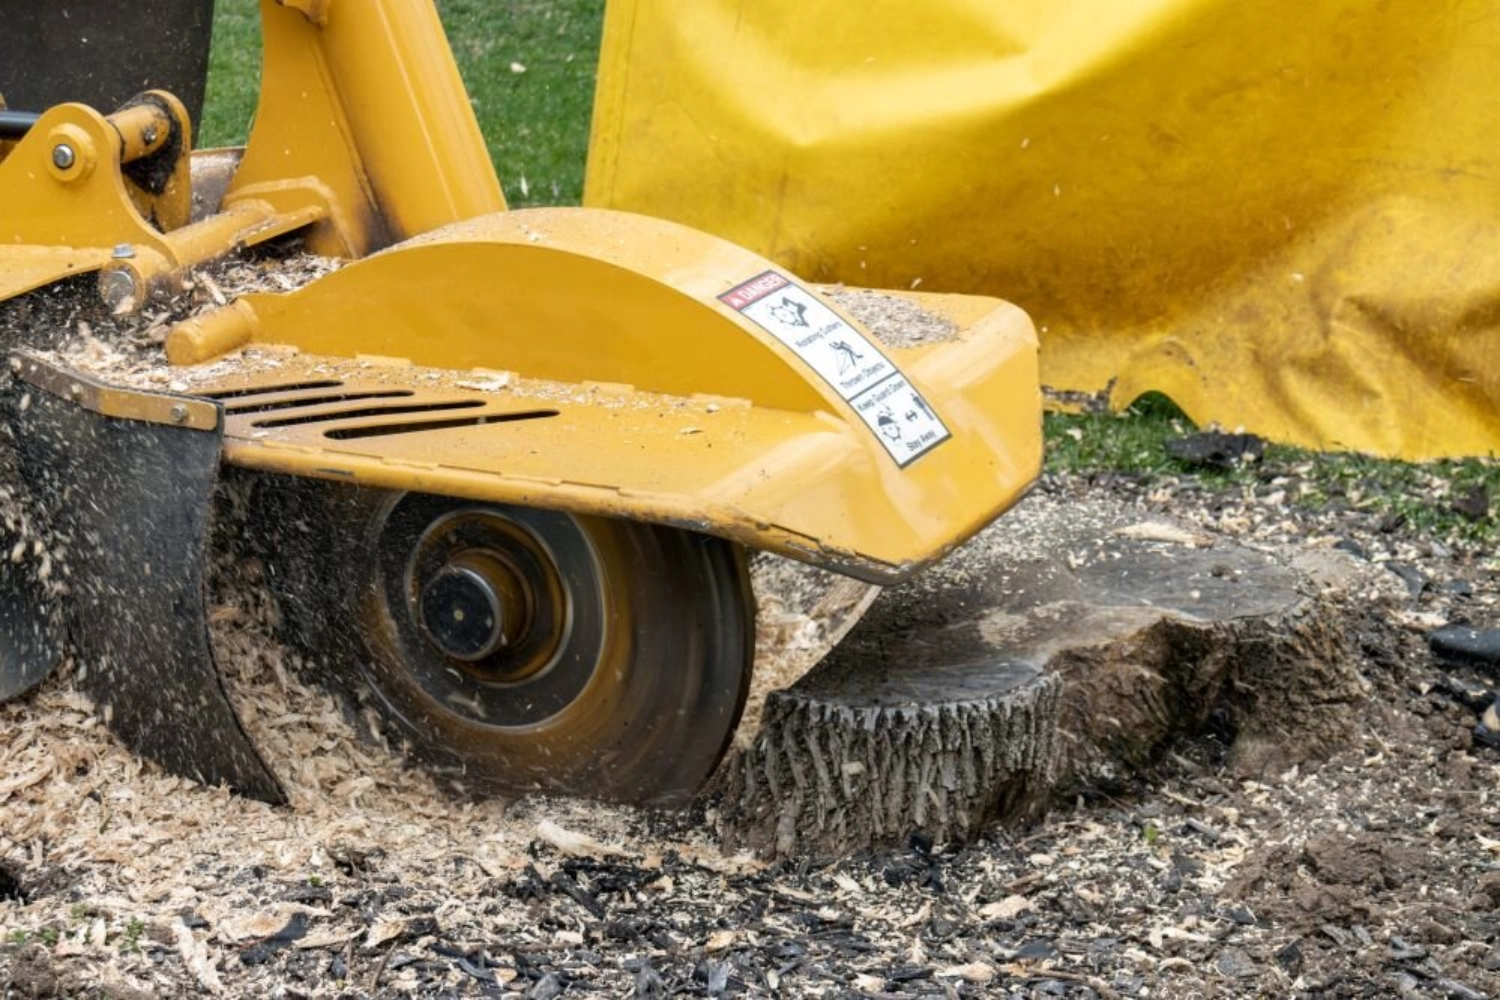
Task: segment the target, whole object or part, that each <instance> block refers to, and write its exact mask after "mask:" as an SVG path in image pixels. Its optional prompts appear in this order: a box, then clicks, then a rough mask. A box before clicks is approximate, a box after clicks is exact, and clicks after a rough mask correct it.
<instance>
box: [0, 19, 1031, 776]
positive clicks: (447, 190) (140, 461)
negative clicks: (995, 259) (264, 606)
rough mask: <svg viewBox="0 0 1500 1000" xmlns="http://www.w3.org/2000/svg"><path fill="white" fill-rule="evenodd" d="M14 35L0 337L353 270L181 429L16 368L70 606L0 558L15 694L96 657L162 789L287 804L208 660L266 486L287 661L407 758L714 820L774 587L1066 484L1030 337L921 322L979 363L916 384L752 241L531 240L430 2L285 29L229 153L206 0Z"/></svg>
mask: <svg viewBox="0 0 1500 1000" xmlns="http://www.w3.org/2000/svg"><path fill="white" fill-rule="evenodd" d="M0 10H3V12H4V18H3V20H0V24H3V25H4V27H3V28H0V95H3V97H4V100H5V105H4V110H0V309H9V310H10V311H11V315H12V316H13V317H14V316H17V315H20V316H23V317H24V315H25V312H24V310H25V303H26V302H27V300H28V299H31V298H32V297H34V296H43V295H49V294H57V293H58V292H59V289H60V288H64V287H66V288H68V289H72V290H73V292H74V293H77V294H86V295H88V296H90V297H91V298H90V300H91V301H94V302H95V303H96V304H98V305H100V307H101V308H105V307H107V309H108V310H110V311H112V312H113V313H116V314H120V313H128V312H130V311H132V310H141V309H146V308H149V307H150V305H151V303H153V302H156V301H158V300H159V299H160V298H161V297H164V296H170V295H172V294H173V293H174V290H177V289H180V288H181V287H182V284H183V282H184V281H185V280H191V275H192V274H193V273H194V272H193V269H194V268H197V267H199V266H200V265H204V264H205V263H207V262H210V261H213V260H215V259H217V258H220V257H223V256H226V255H228V254H231V253H238V252H244V251H245V250H246V249H247V248H252V247H255V246H257V245H261V244H269V243H272V242H273V241H279V242H280V243H282V244H284V243H286V241H289V240H299V241H301V245H302V246H304V247H305V248H307V249H308V250H310V251H311V252H313V253H315V254H318V255H323V256H329V257H336V258H341V259H342V260H343V261H345V262H346V263H345V264H344V265H343V266H342V267H340V268H339V269H337V270H334V271H332V272H331V273H328V274H327V275H326V276H323V277H320V278H317V279H316V280H313V281H311V282H310V283H307V284H306V285H305V286H303V287H301V288H298V289H296V290H294V291H290V292H286V293H264V294H259V293H257V294H249V295H245V296H243V297H240V298H238V299H235V300H232V301H229V302H227V303H226V304H225V305H224V306H223V307H222V308H217V309H215V310H213V311H209V312H206V313H203V314H200V315H197V316H195V317H192V318H189V319H187V320H184V321H182V322H180V323H179V324H178V325H176V326H175V327H174V328H172V329H171V331H170V333H169V334H168V336H167V337H166V340H165V353H166V357H167V360H168V361H169V362H170V363H171V364H172V365H174V366H182V368H181V371H182V372H183V376H184V379H183V381H182V382H180V383H179V382H177V381H175V380H174V382H173V383H171V384H172V385H174V386H180V385H189V386H190V389H189V390H188V391H184V392H167V391H161V389H160V387H154V388H142V387H141V386H140V385H138V384H134V383H132V382H130V381H129V380H127V379H114V378H108V377H101V376H99V375H97V374H93V375H91V374H87V373H86V372H85V371H84V370H82V368H81V367H80V366H78V365H72V364H69V363H66V362H65V361H63V360H60V358H62V357H64V356H63V355H59V354H58V353H56V352H49V351H47V350H45V349H43V348H41V347H39V346H38V344H36V343H34V342H30V341H29V338H28V337H26V336H17V335H14V334H12V335H10V336H9V337H8V339H9V340H10V341H11V342H10V343H7V344H5V345H4V347H5V350H6V352H7V356H8V363H9V368H8V372H7V373H6V374H5V379H6V381H7V383H8V385H7V386H6V388H5V390H4V396H3V403H4V415H5V419H6V423H7V428H6V431H5V433H4V435H3V438H0V453H3V454H0V458H3V459H4V462H5V463H8V465H9V466H10V467H12V468H13V469H14V470H16V471H17V472H18V475H16V476H13V477H12V478H14V479H16V480H17V482H18V483H21V484H24V487H18V488H24V490H25V491H26V492H27V494H28V495H29V501H30V502H31V504H32V508H33V509H34V510H36V511H39V512H41V514H42V516H43V517H44V519H45V520H46V522H47V524H48V526H49V530H50V531H51V532H52V533H53V535H54V536H55V538H56V539H57V540H58V545H59V546H60V548H61V550H62V551H63V552H64V553H65V558H64V559H63V560H62V562H63V565H64V566H65V568H66V575H65V576H64V577H63V581H62V582H63V584H64V586H62V587H58V586H57V583H58V581H57V580H56V579H53V580H52V581H51V582H50V584H47V585H44V584H43V583H42V582H39V580H38V578H37V574H36V572H34V567H33V566H32V565H31V560H29V559H28V557H27V554H28V552H29V551H31V550H28V549H25V547H24V546H17V547H16V549H15V551H13V552H12V553H11V557H12V558H11V559H9V560H4V559H0V589H3V591H4V594H3V600H0V700H3V699H9V698H15V697H18V696H20V695H22V694H23V693H25V692H27V691H29V690H31V689H32V688H34V687H35V686H36V685H37V684H39V683H40V682H41V681H42V680H43V679H44V678H46V677H47V676H48V675H49V674H50V673H51V672H52V671H53V670H54V669H55V668H56V667H57V665H58V664H59V663H60V662H61V661H63V660H64V659H65V658H66V657H72V658H73V660H74V661H75V662H76V664H77V670H78V675H79V677H80V678H81V679H80V681H79V683H80V684H81V685H82V686H83V687H84V689H85V690H86V691H87V692H88V693H89V695H90V696H91V697H92V699H93V700H94V701H95V703H96V705H97V706H98V708H99V711H100V712H101V713H102V715H103V716H104V718H105V719H106V720H107V722H108V724H109V725H110V727H111V728H112V729H113V730H114V732H115V733H116V734H117V735H118V737H119V738H120V739H121V740H122V741H123V742H124V743H125V744H127V745H128V746H129V747H130V748H131V749H133V750H134V751H135V752H137V753H139V754H140V755H142V756H144V757H146V758H149V759H150V760H153V761H155V762H157V763H158V764H159V765H160V766H162V767H163V768H165V769H166V770H168V771H170V772H173V773H175V774H179V775H184V776H188V777H191V778H193V779H196V780H199V781H202V782H207V783H210V784H225V785H228V786H230V787H232V788H233V789H235V790H237V791H239V792H242V793H244V794H247V795H251V796H256V797H259V798H261V799H265V800H267V801H271V802H278V801H282V800H283V797H284V792H283V789H282V787H281V785H280V784H279V783H278V780H277V778H276V777H275V775H273V774H272V773H271V771H270V769H269V768H268V767H267V765H266V763H265V762H264V760H263V758H262V756H261V755H260V754H259V753H258V752H257V749H256V747H255V746H254V745H253V744H252V742H251V740H250V739H249V738H248V737H247V735H246V732H245V730H244V728H243V727H242V726H241V724H240V721H239V720H238V718H237V716H236V713H235V709H234V707H233V704H232V703H231V701H230V699H229V697H228V696H227V695H226V692H225V688H224V685H223V682H222V679H221V677H220V676H219V674H218V672H217V670H216V668H215V664H214V656H213V651H212V649H211V646H210V639H209V629H208V613H209V598H208V596H207V575H208V570H207V568H206V567H207V566H208V563H209V556H210V551H209V549H210V544H211V536H210V530H209V529H210V521H211V519H212V517H213V510H214V496H215V489H216V484H217V483H218V481H219V478H220V475H221V471H222V470H223V468H224V467H225V466H228V467H236V468H238V469H240V470H249V472H247V473H234V474H235V475H246V476H247V477H248V478H250V479H251V480H252V481H253V482H254V483H255V484H256V485H257V489H258V490H259V489H260V488H261V486H262V485H263V487H264V492H265V494H266V495H267V496H269V497H270V499H269V500H267V501H265V502H264V503H263V504H262V505H260V506H258V507H257V509H258V510H260V511H261V513H260V515H259V517H260V520H259V521H258V522H253V523H252V525H251V528H250V530H252V531H257V532H261V533H263V535H264V537H265V539H266V540H268V545H267V548H268V549H270V550H271V551H273V553H274V558H273V559H272V560H271V561H270V571H269V573H268V582H267V586H269V587H270V588H272V589H273V590H274V591H275V593H276V595H277V598H278V599H279V602H280V606H281V608H282V627H283V628H284V629H285V631H286V635H287V640H288V642H290V643H292V644H294V645H295V646H296V647H298V648H300V649H301V650H302V651H303V652H305V654H306V659H307V662H309V663H316V664H318V665H319V670H320V674H319V676H320V677H323V678H324V679H325V680H327V681H328V682H330V683H332V684H334V685H336V686H339V687H341V688H342V689H343V690H345V691H346V692H353V691H359V692H361V696H362V697H364V698H367V699H368V701H369V703H370V704H373V705H374V706H375V707H376V709H377V711H378V713H379V714H380V715H381V717H382V718H383V720H384V725H385V726H387V727H389V728H388V731H390V732H394V733H395V734H396V735H398V736H399V742H401V743H402V744H404V745H405V746H406V747H407V748H408V749H409V750H410V751H411V753H412V754H413V756H415V757H416V758H418V759H420V760H421V761H423V762H424V763H426V764H428V765H430V766H432V767H434V768H436V769H437V770H438V771H439V772H440V773H441V774H443V775H447V776H450V777H452V778H453V779H454V780H455V781H456V782H458V783H461V784H462V785H463V786H465V787H466V788H469V789H473V790H477V791H498V792H504V793H511V792H527V791H534V790H539V791H544V792H557V793H566V794H578V795H584V796H592V797H599V798H606V799H613V800H620V801H627V802H636V803H649V804H677V803H682V802H684V801H686V800H687V799H688V798H689V797H690V796H691V795H692V794H693V793H694V792H695V790H696V789H698V788H699V787H700V786H701V785H702V783H703V782H704V780H705V779H706V777H707V776H708V775H709V773H710V772H711V771H712V769H713V768H714V766H715V764H716V763H717V761H718V760H719V758H720V756H721V754H722V753H723V752H724V751H725V749H726V744H727V742H728V740H729V737H730V735H731V733H732V730H733V728H734V726H735V723H736V721H737V719H738V716H739V713H740V710H741V708H742V705H743V702H744V698H745V694H746V690H747V684H748V681H749V674H750V670H751V665H752V659H753V655H752V654H753V644H754V633H755V630H754V607H753V601H752V596H751V592H750V587H749V583H748V578H747V574H746V561H745V553H746V551H747V550H752V549H753V550H766V551H770V552H774V553H779V554H781V555H783V556H789V557H791V558H793V559H796V560H801V561H802V562H805V563H810V564H813V565H815V566H820V567H826V568H828V569H832V570H835V571H837V572H839V573H844V574H848V575H851V576H855V577H858V578H861V579H864V580H868V581H873V582H877V583H882V584H888V583H892V582H895V581H900V580H903V579H905V578H907V577H908V576H909V575H911V574H913V573H915V572H917V571H918V570H920V569H921V568H922V567H924V566H926V565H928V564H929V563H931V562H933V561H934V560H936V559H938V558H940V557H941V556H942V555H943V554H944V553H946V552H947V551H949V550H950V549H952V548H953V547H954V546H956V545H957V544H959V543H960V542H962V541H963V540H964V539H966V538H967V537H969V536H970V535H972V534H973V533H974V532H976V531H978V530H979V529H980V528H982V527H983V526H984V525H986V524H987V523H988V522H990V521H991V520H992V519H994V518H995V517H997V516H998V515H999V514H1000V513H1001V512H1003V511H1004V510H1005V509H1006V508H1007V507H1008V506H1010V505H1011V504H1012V503H1014V502H1015V501H1016V500H1017V499H1018V498H1019V497H1020V496H1021V495H1022V493H1023V492H1024V490H1025V489H1026V488H1027V486H1028V485H1029V484H1030V482H1031V481H1032V480H1033V478H1034V477H1035V475H1036V473H1037V470H1038V465H1039V461H1040V453H1041V444H1040V429H1039V406H1040V404H1039V391H1038V376H1037V367H1036V342H1035V335H1034V331H1033V329H1032V326H1031V323H1030V321H1029V320H1028V319H1027V318H1026V316H1025V314H1024V313H1022V312H1021V311H1020V310H1019V309H1017V308H1015V307H1014V306H1011V305H1008V304H1006V303H1003V302H999V301H995V300H990V299H982V298H974V297H962V296H945V295H929V294H917V293H895V292H893V293H889V294H891V295H893V296H898V297H899V296H905V297H906V298H908V299H909V300H911V301H913V302H915V303H917V304H919V305H920V306H921V308H923V309H925V310H927V311H929V312H932V313H936V314H938V315H940V316H942V317H944V318H946V319H947V320H949V321H951V324H952V326H953V328H954V329H955V331H956V332H955V334H954V335H953V336H951V337H949V338H947V339H945V340H943V341H942V342H940V343H931V344H922V345H917V346H910V347H895V346H885V345H883V344H882V343H881V342H879V341H878V340H877V339H876V338H875V337H874V336H873V335H872V334H871V333H870V332H869V330H867V329H866V328H865V327H864V326H862V325H861V324H860V323H859V322H857V321H856V320H855V319H854V318H853V317H851V315H849V314H848V313H847V312H846V311H844V310H842V309H841V308H839V307H838V306H837V305H836V304H835V302H834V301H833V299H831V298H830V297H828V296H827V295H825V294H824V293H823V291H820V290H819V288H817V287H815V286H813V285H810V284H808V283H807V282H805V281H802V280H800V279H798V278H797V277H795V276H794V275H792V274H790V273H788V272H787V271H786V270H785V269H784V268H783V267H781V266H779V265H778V264H776V263H775V262H773V261H771V260H767V259H764V258H761V257H759V256H757V255H756V254H754V253H751V252H748V251H746V250H744V249H741V248H739V247H737V246H734V245H732V244H730V243H727V242H725V241H724V240H722V239H718V238H716V237H713V236H710V235H707V234H705V233H701V232H696V231H694V230H691V229H688V228H685V227H683V226H681V225H677V224H674V223H671V222H667V221H662V220H658V219H652V218H646V217H641V216H636V215H631V214H626V213H621V212H614V211H603V210H592V209H577V208H548V209H528V210H518V211H507V210H506V205H505V202H504V199H503V196H502V194H501V189H500V186H499V182H498V181H497V179H496V175H495V172H494V169H493V167H492V164H491V161H490V158H489V156H488V153H487V150H486V146H485V143H484V141H483V139H482V137H481V135H480V132H479V127H478V124H477V122H476V120H475V117H474V114H473V111H472V108H471V106H470V101H469V98H468V95H467V94H466V93H465V90H464V86H463V84H462V82H461V80H460V78H459V74H458V70H457V68H456V64H455V62H454V59H453V56H452V54H451V51H450V49H449V47H448V42H447V39H446V38H445V36H444V33H443V29H442V26H441V23H440V21H439V19H438V16H437V12H436V9H435V7H434V5H433V4H432V3H430V2H427V0H262V3H261V5H260V18H261V28H262V36H263V44H264V68H263V73H262V77H261V89H260V94H259V104H258V109H257V112H256V114H255V117H254V122H253V127H252V129H251V132H250V137H249V140H248V142H247V144H246V146H245V148H244V149H243V150H215V151H198V150H194V149H193V145H192V130H193V125H194V120H195V117H196V112H197V105H198V104H200V103H201V100H202V95H203V84H204V79H205V77H206V64H207V52H208V40H209V30H210V29H209V25H210V22H211V20H212V18H211V13H212V4H211V0H154V2H152V3H150V4H146V5H141V4H110V3H87V4H79V3H48V4H34V3H29V2H23V0H0ZM664 155H669V154H664ZM80 289H82V291H81V292H80V291H79V290H80ZM94 297H97V298H94ZM100 299H102V303H100V302H99V300H100ZM33 301H35V300H34V299H33ZM18 310H19V311H18Z"/></svg>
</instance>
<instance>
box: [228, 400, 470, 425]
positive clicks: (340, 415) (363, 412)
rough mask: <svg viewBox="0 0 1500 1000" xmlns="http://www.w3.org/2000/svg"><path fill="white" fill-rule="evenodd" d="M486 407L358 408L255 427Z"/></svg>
mask: <svg viewBox="0 0 1500 1000" xmlns="http://www.w3.org/2000/svg"><path fill="white" fill-rule="evenodd" d="M485 405H488V404H486V403H485V402H484V400H481V399H461V400H454V401H453V402H451V403H412V404H411V405H409V406H360V407H355V408H354V409H352V410H334V411H332V412H330V413H303V414H300V415H298V416H294V417H275V418H273V419H270V420H257V421H255V425H254V426H256V427H263V428H271V427H295V426H297V425H298V424H328V423H333V422H334V421H337V420H358V419H360V418H361V417H386V416H390V417H395V416H400V415H401V414H404V413H437V412H441V411H443V410H472V409H474V408H475V407H479V406H485Z"/></svg>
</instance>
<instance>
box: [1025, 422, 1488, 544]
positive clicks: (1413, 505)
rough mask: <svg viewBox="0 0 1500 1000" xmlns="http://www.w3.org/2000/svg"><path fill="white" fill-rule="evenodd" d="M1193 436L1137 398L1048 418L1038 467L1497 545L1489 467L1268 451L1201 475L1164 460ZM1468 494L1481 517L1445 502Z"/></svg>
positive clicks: (1480, 462)
mask: <svg viewBox="0 0 1500 1000" xmlns="http://www.w3.org/2000/svg"><path fill="white" fill-rule="evenodd" d="M1195 429H1196V428H1194V426H1193V423H1192V421H1191V420H1189V419H1188V418H1187V417H1186V416H1184V415H1183V414H1182V413H1181V411H1179V410H1178V409H1177V408H1176V407H1175V406H1173V405H1172V402H1171V401H1170V400H1168V399H1166V398H1165V397H1163V396H1157V395H1150V396H1146V397H1143V398H1142V399H1141V400H1140V401H1138V402H1137V403H1136V404H1135V405H1134V406H1132V407H1130V408H1129V409H1127V410H1126V411H1125V412H1124V413H1121V414H1108V413H1097V414H1096V413H1089V414H1078V415H1072V414H1061V413H1054V414H1048V415H1047V417H1046V437H1047V468H1048V469H1049V470H1051V471H1055V472H1061V471H1067V472H1114V473H1122V474H1126V475H1132V476H1137V477H1139V478H1140V479H1141V480H1142V481H1144V482H1146V483H1151V482H1159V481H1164V480H1166V479H1168V478H1170V477H1173V476H1192V477H1193V478H1195V479H1197V480H1198V481H1199V482H1200V483H1201V484H1203V485H1204V486H1206V487H1209V488H1213V489H1221V490H1226V491H1236V492H1243V491H1246V490H1254V489H1268V488H1269V489H1274V488H1279V486H1280V485H1285V486H1286V487H1288V488H1287V489H1286V490H1285V492H1286V497H1287V500H1288V501H1289V502H1291V503H1294V504H1298V505H1301V506H1303V507H1306V508H1309V509H1322V508H1326V507H1328V506H1330V505H1332V504H1340V505H1343V506H1345V507H1347V508H1349V509H1351V510H1356V511H1361V512H1366V513H1369V514H1371V515H1374V516H1376V517H1379V518H1386V519H1391V520H1399V521H1400V522H1401V525H1402V527H1403V530H1406V531H1410V532H1414V533H1415V534H1417V535H1419V536H1422V537H1427V538H1431V539H1434V540H1437V541H1441V542H1444V543H1445V544H1450V545H1453V544H1457V545H1465V546H1472V547H1478V548H1480V549H1488V550H1490V551H1491V552H1493V551H1494V549H1495V547H1496V545H1497V544H1500V511H1497V509H1496V508H1500V463H1497V462H1496V461H1495V460H1494V459H1461V460H1449V461H1439V462H1425V463H1416V462H1398V461H1391V460H1387V459H1377V458H1371V457H1369V456H1367V455H1355V454H1347V453H1318V452H1311V451H1306V450H1304V449H1302V448H1293V447H1290V446H1287V445H1274V444H1273V445H1268V446H1267V448H1266V451H1265V455H1264V457H1263V458H1262V459H1261V460H1260V461H1259V462H1252V463H1245V464H1242V465H1240V466H1238V467H1236V468H1234V469H1230V470H1213V469H1202V468H1195V467H1191V466H1188V465H1185V464H1184V463H1181V462H1179V461H1177V460H1176V459H1174V458H1172V457H1171V456H1170V455H1168V454H1167V452H1166V442H1167V441H1168V440H1170V439H1172V438H1177V437H1182V436H1183V435H1185V434H1190V433H1192V432H1193V431H1194V430H1195ZM1283 480H1284V481H1285V482H1284V483H1280V481H1283ZM1474 487H1481V488H1483V489H1484V490H1486V491H1488V494H1489V497H1490V513H1489V516H1488V517H1484V518H1478V519H1476V518H1473V517H1471V516H1469V515H1466V514H1463V513H1460V512H1458V511H1456V510H1454V509H1453V506H1452V503H1453V501H1454V500H1455V499H1458V498H1459V497H1461V496H1463V495H1464V494H1465V493H1466V492H1468V491H1469V490H1471V489H1473V488H1474Z"/></svg>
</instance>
